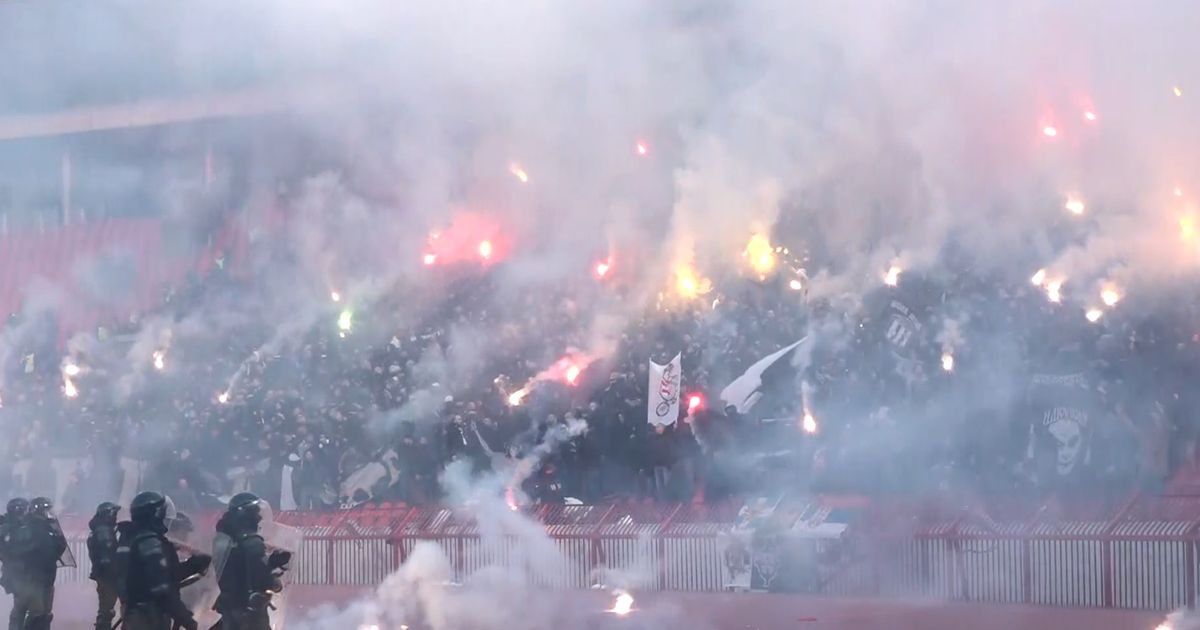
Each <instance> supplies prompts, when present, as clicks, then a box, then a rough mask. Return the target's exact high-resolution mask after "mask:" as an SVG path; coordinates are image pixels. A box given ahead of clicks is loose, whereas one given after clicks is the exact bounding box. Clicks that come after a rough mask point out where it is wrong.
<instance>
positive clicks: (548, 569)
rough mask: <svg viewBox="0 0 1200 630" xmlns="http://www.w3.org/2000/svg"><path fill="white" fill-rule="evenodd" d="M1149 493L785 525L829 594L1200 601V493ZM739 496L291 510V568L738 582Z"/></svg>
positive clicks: (337, 574) (350, 580)
mask: <svg viewBox="0 0 1200 630" xmlns="http://www.w3.org/2000/svg"><path fill="white" fill-rule="evenodd" d="M814 500H816V501H819V500H820V499H814ZM1173 500H1174V499H1173ZM1155 501H1158V499H1155ZM1148 504H1149V502H1148V501H1147V500H1145V499H1142V500H1139V501H1135V502H1131V503H1130V504H1128V505H1126V506H1125V507H1124V508H1123V509H1122V510H1120V511H1119V512H1118V513H1117V514H1114V515H1113V516H1111V517H1110V518H1108V519H1106V520H1103V521H1096V520H1090V521H1064V520H1053V521H1051V520H1048V519H1044V518H1042V519H1034V520H1031V521H1028V522H1024V523H1007V524H997V523H994V522H991V521H986V522H985V521H982V520H981V519H978V518H975V517H973V516H972V515H970V514H963V515H959V517H957V518H954V519H945V518H939V519H934V520H931V521H929V522H926V523H924V524H921V523H920V522H919V521H915V522H914V523H913V524H912V526H911V527H909V528H907V529H902V530H901V531H895V530H894V529H893V530H892V531H887V532H885V531H883V530H882V528H879V527H877V526H876V525H875V523H878V522H880V519H884V518H891V519H892V520H895V519H896V515H895V514H894V513H893V514H891V515H890V516H888V515H885V514H878V515H876V516H877V518H869V517H866V516H864V517H863V518H861V519H859V522H858V523H857V524H856V525H852V526H850V527H849V528H848V529H847V530H846V532H845V533H844V534H843V535H841V536H838V537H834V538H811V539H807V538H801V539H790V540H789V542H788V545H789V557H791V558H793V559H792V560H791V561H792V562H809V563H812V566H811V567H806V569H805V570H806V571H808V573H806V575H808V574H811V575H812V576H814V577H813V579H812V580H811V581H809V582H805V584H806V586H803V587H801V589H802V590H807V591H809V592H812V593H816V594H824V595H831V596H854V597H899V596H903V597H912V596H925V597H936V598H941V599H949V600H958V601H968V602H989V603H1013V604H1038V605H1051V606H1074V607H1105V608H1125V609H1151V610H1169V609H1175V608H1179V607H1183V606H1193V605H1194V604H1195V602H1196V594H1197V581H1196V575H1197V570H1198V568H1200V567H1198V565H1200V559H1198V558H1197V553H1196V547H1197V544H1200V509H1198V510H1197V515H1196V518H1191V519H1186V520H1185V519H1183V518H1181V517H1180V516H1181V515H1180V512H1179V511H1178V510H1174V511H1173V513H1172V514H1170V515H1168V516H1170V518H1168V519H1165V520H1148V519H1145V518H1143V517H1142V515H1143V514H1146V513H1153V514H1163V513H1165V512H1163V511H1162V510H1157V509H1144V508H1146V506H1147V505H1148ZM737 507H738V506H720V507H715V508H714V507H705V506H699V505H691V504H681V505H666V506H664V505H654V506H645V505H637V504H633V505H622V504H613V505H595V506H544V507H542V508H540V509H539V510H538V511H536V512H535V513H532V514H530V515H529V516H531V517H533V518H534V519H536V520H537V521H540V523H541V524H542V525H543V526H544V528H545V532H546V534H547V535H548V536H547V537H540V536H535V537H531V536H528V535H523V534H520V533H519V532H513V531H505V530H504V528H503V527H495V526H492V525H490V524H489V526H488V527H487V530H486V531H483V530H481V528H480V527H479V525H478V523H476V522H475V521H474V520H473V519H472V518H471V517H470V515H469V514H466V513H460V512H457V511H455V510H452V509H449V508H443V507H429V506H423V507H409V506H382V507H376V508H371V509H359V510H353V511H345V512H341V513H335V514H305V513H290V514H281V515H280V516H279V520H280V522H281V523H286V524H287V525H290V526H291V528H293V529H295V530H297V531H299V532H300V533H301V534H302V535H303V542H301V543H300V544H299V549H298V553H297V554H296V558H295V561H294V563H293V568H292V571H291V574H290V579H291V582H292V583H297V584H313V585H326V584H328V585H357V586H370V585H376V584H379V583H381V582H382V581H383V580H384V579H385V578H386V577H387V576H388V575H389V574H391V573H392V572H394V571H395V570H396V569H397V568H399V567H400V566H401V565H402V564H403V563H404V561H405V560H406V559H407V558H408V557H409V556H410V555H411V554H412V553H413V552H414V550H415V549H416V548H417V546H418V545H421V544H432V545H437V546H438V547H440V549H441V550H442V551H443V552H444V555H445V557H446V558H447V560H448V562H449V567H450V571H451V573H452V579H453V580H455V581H463V580H466V579H468V578H469V577H470V576H471V575H472V574H474V573H475V572H477V571H479V570H481V569H484V568H486V567H496V566H500V567H505V568H507V569H509V570H512V571H517V572H519V573H521V574H523V575H526V576H528V579H530V580H532V581H534V582H535V583H538V584H540V585H543V586H546V587H549V588H558V589H586V588H594V587H597V586H601V585H607V586H613V585H618V584H619V585H622V586H628V587H633V588H637V589H640V590H671V591H710V592H711V591H719V590H723V589H725V588H727V586H728V585H729V584H730V571H729V568H728V565H727V562H726V556H725V552H726V545H727V541H728V533H729V531H730V530H731V529H732V527H733V525H734V521H735V520H736V514H737ZM1197 507H1198V508H1200V502H1197ZM801 512H804V510H800V511H797V513H801ZM826 512H828V510H826ZM783 525H787V523H786V522H784V523H783ZM526 533H527V532H526ZM72 538H73V540H72V546H73V550H74V551H75V554H76V557H77V558H79V560H80V563H79V564H80V567H79V568H77V569H71V570H69V571H65V572H63V573H62V574H61V575H60V580H65V581H81V580H84V579H86V576H87V566H86V565H87V562H86V551H85V547H84V545H83V543H82V539H81V536H78V535H75V536H72ZM796 558H799V559H801V560H795V559H796ZM809 569H811V570H810V571H809Z"/></svg>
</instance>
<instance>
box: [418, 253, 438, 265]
mask: <svg viewBox="0 0 1200 630" xmlns="http://www.w3.org/2000/svg"><path fill="white" fill-rule="evenodd" d="M422 262H424V263H425V265H426V266H429V265H432V264H434V263H436V262H437V254H425V258H424V259H422Z"/></svg>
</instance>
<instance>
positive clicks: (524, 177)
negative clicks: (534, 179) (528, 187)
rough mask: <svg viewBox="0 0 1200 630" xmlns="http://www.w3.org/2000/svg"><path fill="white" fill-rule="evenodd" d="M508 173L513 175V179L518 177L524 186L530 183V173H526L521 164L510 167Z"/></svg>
mask: <svg viewBox="0 0 1200 630" xmlns="http://www.w3.org/2000/svg"><path fill="white" fill-rule="evenodd" d="M508 172H510V173H512V174H513V177H516V178H517V180H519V181H520V182H521V183H522V184H527V183H529V173H526V172H525V169H523V168H521V165H520V164H515V163H514V164H511V165H509V167H508Z"/></svg>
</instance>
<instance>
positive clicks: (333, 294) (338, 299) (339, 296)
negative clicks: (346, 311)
mask: <svg viewBox="0 0 1200 630" xmlns="http://www.w3.org/2000/svg"><path fill="white" fill-rule="evenodd" d="M329 299H331V300H333V301H334V302H341V301H342V294H340V293H338V292H337V291H331V292H330V293H329Z"/></svg>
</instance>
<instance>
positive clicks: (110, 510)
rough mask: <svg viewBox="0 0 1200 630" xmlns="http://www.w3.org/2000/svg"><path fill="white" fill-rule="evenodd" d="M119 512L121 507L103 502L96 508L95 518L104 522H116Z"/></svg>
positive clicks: (109, 502)
mask: <svg viewBox="0 0 1200 630" xmlns="http://www.w3.org/2000/svg"><path fill="white" fill-rule="evenodd" d="M120 511H121V506H119V505H117V504H116V503H113V502H111V501H105V502H104V503H101V504H100V505H97V506H96V516H97V517H99V518H103V519H105V520H116V519H117V513H118V512H120Z"/></svg>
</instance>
